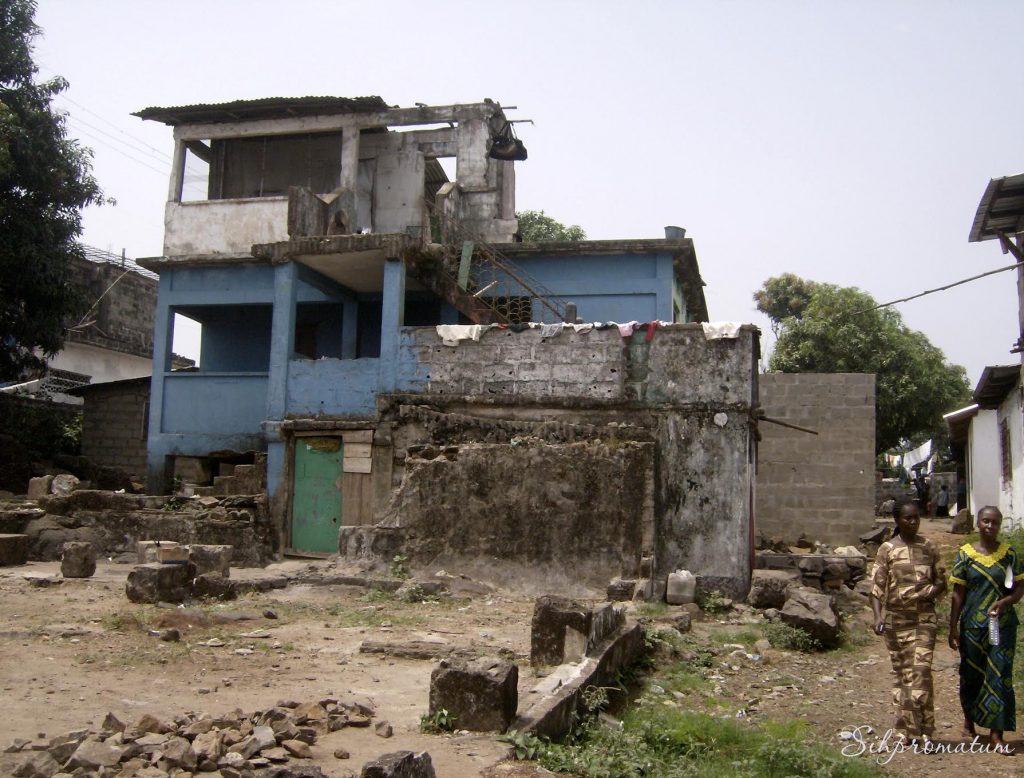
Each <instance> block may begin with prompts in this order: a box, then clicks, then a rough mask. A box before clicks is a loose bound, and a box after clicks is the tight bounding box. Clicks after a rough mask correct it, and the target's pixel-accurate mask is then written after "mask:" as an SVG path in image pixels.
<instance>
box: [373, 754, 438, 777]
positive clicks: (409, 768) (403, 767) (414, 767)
mask: <svg viewBox="0 0 1024 778" xmlns="http://www.w3.org/2000/svg"><path fill="white" fill-rule="evenodd" d="M359 776H360V778H437V774H436V773H435V772H434V765H433V763H432V762H431V761H430V754H428V753H427V752H426V751H424V752H423V753H421V754H414V753H413V752H412V751H396V752H394V753H392V754H384V756H379V757H377V758H376V759H372V760H371V761H369V762H367V763H366V764H364V765H363V769H362V771H361V772H360V773H359Z"/></svg>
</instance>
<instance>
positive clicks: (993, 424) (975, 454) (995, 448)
mask: <svg viewBox="0 0 1024 778" xmlns="http://www.w3.org/2000/svg"><path fill="white" fill-rule="evenodd" d="M997 416H998V414H997V413H996V411H992V410H979V411H978V413H977V415H975V417H974V418H973V419H971V425H970V427H969V428H968V431H967V485H968V488H969V490H970V501H969V502H970V504H969V506H968V507H969V508H970V511H971V513H972V514H974V515H975V516H977V515H978V510H979V509H981V508H983V507H985V506H986V505H999V494H1000V484H999V471H1000V460H999V427H998V423H997V420H996V417H997Z"/></svg>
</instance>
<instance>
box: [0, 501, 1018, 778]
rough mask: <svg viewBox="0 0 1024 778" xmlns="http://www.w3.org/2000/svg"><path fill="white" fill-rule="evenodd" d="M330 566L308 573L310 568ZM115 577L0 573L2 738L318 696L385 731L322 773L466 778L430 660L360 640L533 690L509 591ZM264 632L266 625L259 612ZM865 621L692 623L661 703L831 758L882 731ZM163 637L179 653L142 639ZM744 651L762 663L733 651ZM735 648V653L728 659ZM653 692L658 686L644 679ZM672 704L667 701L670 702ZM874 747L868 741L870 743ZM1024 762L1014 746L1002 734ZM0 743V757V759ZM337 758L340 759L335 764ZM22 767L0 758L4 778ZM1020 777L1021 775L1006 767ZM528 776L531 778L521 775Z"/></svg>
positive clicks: (933, 770)
mask: <svg viewBox="0 0 1024 778" xmlns="http://www.w3.org/2000/svg"><path fill="white" fill-rule="evenodd" d="M924 524H925V526H924V527H923V528H922V533H923V534H925V535H926V536H927V537H931V538H932V539H934V540H936V541H937V542H939V543H940V544H941V545H944V546H947V547H950V548H953V547H955V546H957V545H959V544H960V542H962V538H959V537H957V536H953V535H948V534H946V533H944V532H942V531H941V530H942V529H943V528H944V527H946V526H948V525H947V524H946V523H939V522H928V521H925V522H924ZM327 564H328V563H320V562H317V563H312V566H313V567H317V568H323V567H324V566H325V565H327ZM310 566H311V563H307V562H298V561H294V560H293V561H288V562H285V563H282V564H280V565H275V566H272V569H270V570H269V571H267V572H259V571H249V570H242V571H236V572H234V573H233V575H237V576H238V577H245V576H259V575H267V574H274V573H277V572H281V571H286V572H287V571H291V572H295V571H301V570H303V569H306V568H309V567H310ZM129 570H130V566H128V565H115V564H101V565H100V568H99V570H98V572H97V574H96V576H94V577H93V578H90V579H79V580H74V579H73V580H67V581H63V582H61V583H50V584H49V585H40V583H41V582H45V581H58V580H59V579H60V575H59V563H32V564H29V565H28V566H25V567H18V568H3V569H0V655H2V656H3V661H2V662H0V699H3V700H4V702H5V713H6V715H5V720H4V723H3V725H2V726H0V731H2V732H3V735H4V737H5V738H6V740H13V739H14V738H24V739H28V740H33V741H38V740H40V739H42V738H43V737H53V736H55V735H59V734H63V733H65V732H68V731H71V730H75V729H80V728H83V727H93V728H96V729H98V728H99V727H100V724H101V722H102V721H103V718H104V716H105V715H106V714H107V713H108V712H112V713H114V714H115V715H116V716H118V717H119V718H121V719H122V720H124V721H131V720H135V719H137V718H138V717H139V716H141V715H142V714H143V713H153V714H155V715H158V716H161V717H164V718H170V717H173V716H175V715H178V714H182V713H185V712H187V711H196V712H198V711H206V712H210V713H214V714H219V713H223V712H226V711H229V710H231V709H234V708H240V709H242V711H244V712H246V713H249V712H252V711H255V710H262V709H266V708H269V707H271V706H273V705H275V704H276V703H277V702H278V701H280V700H295V701H299V702H305V701H316V700H320V699H323V698H325V697H334V698H339V699H342V700H352V701H358V702H363V703H368V704H370V705H372V707H373V708H374V709H375V711H376V716H375V721H376V720H380V719H385V720H387V721H388V722H390V723H391V725H392V727H393V730H394V735H393V736H392V737H391V738H389V739H383V738H381V737H380V736H379V735H377V734H376V733H375V731H374V728H372V727H371V728H365V729H354V728H350V727H349V728H344V729H341V730H339V731H336V732H332V733H329V734H327V735H324V736H322V737H321V738H320V739H319V740H318V741H317V742H316V744H315V745H313V747H312V752H313V761H314V762H315V763H316V764H317V765H319V766H321V767H322V769H323V771H324V772H325V773H326V774H327V775H330V776H347V775H350V774H351V773H355V774H358V771H359V767H360V766H361V765H362V764H363V763H364V762H365V761H367V760H368V759H371V758H374V757H376V756H379V755H380V754H383V753H386V752H389V751H395V750H399V749H411V750H415V751H420V750H427V751H429V752H430V754H431V756H432V758H433V761H434V764H435V767H436V769H437V774H438V775H439V776H442V777H443V778H447V777H448V776H453V777H455V778H461V777H462V776H474V775H479V774H480V773H481V771H483V770H485V769H486V768H488V767H489V766H490V765H493V764H494V763H496V762H497V761H499V760H500V759H501V758H502V756H503V755H504V753H505V750H506V749H505V746H504V745H503V744H501V743H498V742H497V741H495V739H494V738H492V737H489V736H481V735H471V734H454V735H425V734H422V733H420V731H419V720H420V715H421V714H423V713H425V712H426V709H427V697H428V687H429V677H430V671H431V669H432V668H433V666H434V662H433V661H429V660H413V659H394V658H387V657H384V656H380V655H371V654H362V653H360V652H359V646H360V644H361V643H362V642H363V641H366V640H375V641H409V640H420V641H437V642H444V643H446V644H450V645H452V646H455V647H463V648H470V649H476V650H479V651H480V652H482V653H495V652H498V651H503V652H505V653H506V654H508V653H511V654H513V655H514V656H515V657H516V661H517V662H518V664H519V666H520V669H521V679H520V695H521V696H520V700H521V702H520V705H521V707H522V705H523V703H524V702H528V699H525V700H524V696H527V695H528V690H529V688H530V687H532V685H533V684H534V683H535V682H536V681H537V678H536V677H535V676H534V674H533V672H532V671H531V670H530V669H529V662H528V654H529V626H530V615H531V612H532V599H529V598H526V597H523V596H518V595H515V594H510V593H506V592H490V593H481V592H480V591H477V592H476V593H474V594H472V595H471V596H459V595H456V596H454V597H450V598H443V599H442V600H441V601H438V602H423V603H404V602H400V601H397V600H395V599H394V598H393V597H389V596H385V595H381V594H379V593H369V594H368V593H367V591H366V590H365V589H362V588H357V587H344V586H308V585H295V586H290V587H289V588H287V589H283V590H275V591H272V592H269V593H266V594H261V595H251V596H247V597H244V598H242V599H239V600H236V601H234V602H229V603H217V604H204V605H202V606H201V607H200V608H198V609H183V608H159V607H155V606H140V605H133V604H132V603H130V602H128V601H127V599H125V597H124V579H125V577H126V575H127V573H128V571H129ZM268 611H270V612H272V613H273V615H274V616H276V618H268V617H267V616H266V615H264V614H265V613H266V612H268ZM675 612H676V609H674V608H667V607H664V606H662V607H657V606H654V607H652V606H641V607H640V608H639V609H637V615H639V616H641V617H643V618H646V619H648V620H650V621H652V622H654V623H655V624H657V623H659V622H661V623H664V624H666V625H667V624H668V623H670V622H671V619H672V617H673V616H674V615H675ZM868 613H869V612H868V611H866V610H864V611H862V612H861V613H860V614H859V615H854V616H852V617H851V618H849V619H848V628H849V631H850V634H851V636H852V637H851V639H850V640H849V641H848V644H847V645H846V646H844V647H843V648H840V649H838V650H836V651H832V652H828V653H821V654H802V653H799V652H791V651H781V650H776V649H770V650H768V651H765V652H763V653H761V654H758V652H757V651H756V649H754V643H755V642H756V641H757V640H759V639H760V638H761V637H762V634H761V631H760V626H761V623H762V619H761V618H760V615H759V614H758V613H757V612H755V611H752V610H749V609H745V608H740V609H738V610H736V611H733V612H731V613H727V614H719V615H717V616H706V617H704V618H702V619H700V620H698V621H696V622H694V625H693V631H692V632H691V633H690V634H689V635H687V636H685V641H686V648H687V650H690V651H692V652H693V654H694V655H695V656H698V657H700V658H701V660H702V662H701V664H703V665H708V666H706V667H704V666H702V667H696V665H695V667H694V671H693V673H692V674H688V675H687V676H686V678H683V679H679V678H677V679H675V687H674V686H673V682H672V679H669V681H665V682H663V687H662V688H664V689H665V694H666V702H667V703H668V704H675V705H680V706H684V707H688V708H694V709H701V710H705V711H707V712H709V713H713V714H715V715H720V716H732V717H739V718H740V719H742V720H744V721H746V722H749V723H751V724H752V725H756V724H757V723H758V722H759V721H763V720H765V719H768V718H772V719H793V718H800V719H806V720H807V721H809V722H810V723H811V725H812V726H811V727H810V731H811V732H812V733H813V736H814V737H816V738H818V739H820V740H822V741H825V742H829V743H831V744H833V745H834V746H835V747H836V748H841V747H842V746H844V745H849V743H848V742H844V741H843V740H842V739H841V734H840V733H841V732H843V731H844V730H847V729H849V728H851V727H854V726H865V727H866V726H870V727H872V728H873V729H874V730H875V732H876V733H879V734H880V733H882V732H884V731H885V728H886V726H887V723H888V721H889V717H890V709H889V700H890V696H889V689H890V669H889V662H888V657H887V655H886V652H885V649H884V646H883V644H882V642H881V639H880V638H876V637H874V636H873V635H871V634H870V632H869V619H868ZM168 627H175V628H177V629H179V631H180V633H181V640H180V641H178V642H164V641H162V640H160V639H159V638H158V637H156V636H154V635H151V634H150V630H159V629H161V628H168ZM941 641H944V635H943V636H941V637H940V645H939V646H938V647H937V650H936V658H935V670H936V693H937V700H936V720H937V723H938V727H939V729H938V739H939V740H940V741H941V742H948V743H955V742H958V737H959V729H960V712H959V704H958V702H957V698H956V694H957V676H956V659H955V657H954V655H953V652H952V651H950V650H949V649H948V647H946V646H945V643H944V642H941ZM738 645H742V646H743V647H744V651H745V652H746V653H749V654H751V655H752V656H753V655H759V656H760V658H759V659H758V660H752V659H748V658H746V657H745V656H742V655H741V654H740V653H736V646H738ZM729 646H732V647H729ZM652 680H653V682H654V683H655V684H658V683H659V680H660V679H659V678H658V672H657V671H656V672H654V674H653V676H652ZM673 690H675V691H677V693H676V694H672V691H673ZM872 737H873V736H872ZM1008 739H1009V740H1010V742H1011V743H1013V744H1015V745H1017V746H1018V747H1019V748H1021V749H1022V750H1024V743H1022V742H1021V740H1020V738H1019V737H1018V736H1016V735H1011V736H1009V738H1008ZM5 744H6V743H0V746H3V745H5ZM339 748H343V749H345V750H347V751H348V752H349V753H350V757H349V758H348V759H338V758H336V757H335V756H334V752H335V751H336V750H337V749H339ZM18 759H19V755H17V754H0V774H3V775H9V774H11V772H12V771H13V766H14V765H15V764H17V761H18ZM1018 763H1019V764H1018ZM885 770H886V772H888V773H892V774H900V775H906V776H926V775H927V776H935V775H951V776H952V775H958V776H959V775H962V774H963V773H964V771H967V770H970V771H972V772H974V771H976V772H977V774H984V775H994V776H1002V775H1007V776H1009V775H1020V774H1024V754H1022V755H1021V756H1019V757H1016V758H1007V757H1002V756H997V755H985V754H982V755H978V754H974V755H971V754H953V755H940V756H934V755H933V756H924V755H914V754H901V755H897V756H895V757H894V758H893V759H892V760H891V762H890V763H889V764H888V765H887V766H886V768H885ZM526 774H532V771H531V772H530V773H526Z"/></svg>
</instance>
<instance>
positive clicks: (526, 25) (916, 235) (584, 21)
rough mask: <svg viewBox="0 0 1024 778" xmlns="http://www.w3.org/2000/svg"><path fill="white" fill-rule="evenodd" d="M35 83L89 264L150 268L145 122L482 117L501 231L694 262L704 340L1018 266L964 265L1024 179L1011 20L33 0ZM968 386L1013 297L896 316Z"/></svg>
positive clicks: (527, 4) (972, 289)
mask: <svg viewBox="0 0 1024 778" xmlns="http://www.w3.org/2000/svg"><path fill="white" fill-rule="evenodd" d="M36 21H37V23H38V24H39V25H40V26H41V27H42V28H43V36H42V37H41V38H39V39H37V42H36V58H37V63H38V64H39V65H40V73H41V75H42V76H49V75H53V74H60V75H63V76H64V77H66V78H67V79H68V80H69V81H70V82H71V88H70V90H69V91H68V92H66V93H65V95H66V98H65V97H62V98H59V99H58V105H60V106H61V107H62V108H64V109H66V110H67V111H68V112H69V114H70V126H71V128H72V132H73V133H74V134H75V135H76V136H77V137H79V138H80V139H81V140H82V141H83V143H84V144H86V145H89V146H91V147H92V148H93V149H94V151H95V173H96V175H97V177H98V178H99V181H100V183H101V185H102V186H103V188H104V190H105V192H106V194H107V195H108V196H110V197H114V198H116V200H117V203H118V204H117V205H116V206H114V207H102V208H92V209H89V210H88V211H87V212H86V214H85V218H84V223H85V234H84V240H85V242H87V243H90V244H92V245H95V246H98V247H100V248H104V249H108V250H111V251H115V252H120V251H121V249H122V248H123V249H125V250H126V251H127V253H128V256H130V257H148V256H158V255H159V254H160V253H161V243H162V233H163V204H164V201H165V199H166V196H167V179H168V175H169V169H170V164H169V154H170V151H171V147H172V142H171V131H170V129H169V128H167V127H165V126H164V125H162V124H158V123H155V122H142V121H141V120H139V119H137V118H135V117H132V116H129V114H130V113H131V112H132V111H137V110H139V109H141V108H143V107H146V106H154V105H158V106H173V105H185V104H190V103H203V102H221V101H226V100H232V99H238V98H258V97H269V96H298V95H342V96H360V95H380V96H381V97H383V98H384V99H385V100H386V101H388V102H389V103H391V104H398V105H403V106H408V105H412V104H413V103H414V102H425V103H430V104H447V103H452V102H474V101H478V100H481V99H482V98H484V97H490V98H493V99H495V100H498V101H500V102H501V103H502V104H505V105H515V106H518V108H519V110H518V111H513V112H511V114H512V115H514V116H515V117H518V118H531V119H534V120H535V121H536V125H535V126H532V127H531V126H529V125H522V126H521V127H520V136H521V137H522V138H523V139H524V141H525V143H526V144H527V146H528V148H529V152H530V158H529V160H528V161H527V162H525V163H521V164H518V165H517V184H518V206H519V207H520V208H521V209H523V208H535V209H540V208H543V209H545V210H546V211H547V212H548V213H549V214H550V215H552V216H555V217H556V218H558V219H560V220H561V221H565V222H569V223H578V224H580V225H582V226H583V227H584V228H585V229H586V231H587V233H588V236H589V237H591V238H595V239H614V238H631V237H655V238H656V237H662V236H663V232H662V228H663V226H664V225H668V224H675V225H679V226H682V227H686V228H687V231H688V232H687V235H688V237H692V238H693V240H694V242H695V245H696V249H697V256H698V259H699V261H700V265H701V271H702V273H703V276H704V279H705V280H706V282H707V288H706V290H705V292H706V294H707V298H708V307H709V311H710V314H711V318H712V319H734V320H743V321H752V322H754V323H757V324H759V325H761V326H762V329H763V331H764V332H765V334H766V335H768V334H769V330H768V325H767V320H766V319H764V318H763V317H761V316H760V315H759V314H758V313H757V312H756V310H755V309H754V305H753V302H752V300H751V295H752V294H753V292H754V290H756V289H757V288H758V287H759V286H760V285H761V283H762V282H763V281H764V280H765V279H766V278H768V277H769V276H772V275H778V274H780V273H784V272H794V273H797V274H799V275H801V276H804V277H807V278H811V279H814V280H818V281H827V282H831V283H836V284H841V285H844V286H858V287H860V288H862V289H864V290H865V291H868V292H870V293H871V294H872V295H874V296H875V297H876V299H878V300H879V301H880V302H881V301H886V300H890V299H894V298H897V297H904V296H906V295H909V294H912V293H915V292H918V291H921V290H923V289H926V288H930V287H934V286H939V285H941V284H943V283H946V282H950V281H954V280H957V279H960V278H963V277H966V276H969V275H974V274H976V273H979V272H982V271H984V270H987V269H990V268H995V267H998V266H1000V265H1006V264H1010V262H1011V261H1012V260H1011V258H1009V257H1007V256H1004V255H1003V254H1002V253H1001V252H1000V249H999V248H998V245H997V244H996V243H995V242H994V241H992V242H985V243H980V244H968V243H967V235H968V231H969V229H970V226H971V222H972V219H973V216H974V212H975V210H976V208H977V205H978V200H979V199H980V197H981V194H982V192H983V191H984V188H985V185H986V184H987V182H988V179H989V178H992V177H998V176H1003V175H1012V174H1015V173H1021V172H1024V144H1022V143H1021V128H1022V127H1024V101H1022V99H1021V96H1022V88H1021V87H1022V85H1024V68H1022V67H1021V66H1020V33H1021V30H1022V29H1024V3H1020V2H1016V1H1015V0H1005V1H1004V2H992V1H989V2H986V1H985V0H970V2H968V1H967V0H964V1H963V2H939V1H936V0H922V1H921V2H893V1H889V2H852V1H851V2H840V1H839V0H833V1H831V2H785V1H781V0H773V1H771V2H769V1H768V0H748V1H746V2H641V1H639V0H634V2H631V3H623V2H610V1H608V0H584V1H581V2H575V1H573V2H568V1H566V2H557V1H556V0H548V1H547V2H532V0H517V1H516V2H511V3H484V2H479V0H477V1H476V2H458V1H456V0H429V1H428V0H421V1H420V2H404V1H401V2H400V1H399V0H387V2H378V3H367V2H359V3H353V2H343V1H339V0H334V1H333V2H315V1H313V0H292V2H282V1H280V0H277V1H273V2H269V1H267V0H249V1H248V2H229V1H227V0H220V1H219V2H217V1H215V0H204V2H194V1H193V0H178V2H167V1H166V0H132V1H131V2H122V1H121V0H93V1H92V2H81V0H40V2H39V11H38V13H37V16H36ZM899 309H900V311H901V312H902V313H903V315H904V318H905V319H906V321H907V322H908V324H909V325H910V326H912V327H914V328H916V329H920V330H922V331H924V332H925V333H926V334H927V335H928V336H929V337H930V338H931V339H932V341H933V342H934V343H936V344H937V345H938V346H939V347H941V348H942V349H943V350H944V351H945V352H946V355H947V356H948V357H949V359H950V360H951V361H954V362H957V363H960V364H963V365H964V366H965V367H967V369H968V375H969V378H970V380H971V383H972V384H974V383H975V382H976V381H977V379H978V377H979V375H980V372H981V369H982V368H983V367H984V366H985V365H986V364H1012V363H1013V362H1015V361H1016V360H1017V358H1016V357H1015V355H1011V354H1009V353H1008V351H1009V348H1010V346H1011V345H1012V343H1013V342H1014V340H1015V339H1016V337H1017V295H1016V290H1015V283H1014V276H1013V274H1012V273H1003V274H999V275H996V276H992V277H990V278H987V279H984V280H982V281H978V282H975V283H973V284H970V285H967V286H964V287H960V288H958V289H955V290H952V291H950V292H945V293H941V294H937V295H932V296H929V297H926V298H924V299H922V300H919V301H914V302H911V303H907V304H904V305H901V306H900V307H899Z"/></svg>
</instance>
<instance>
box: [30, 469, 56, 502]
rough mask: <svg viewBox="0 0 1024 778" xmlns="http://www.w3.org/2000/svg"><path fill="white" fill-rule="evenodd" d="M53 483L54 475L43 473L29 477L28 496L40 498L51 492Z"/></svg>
mask: <svg viewBox="0 0 1024 778" xmlns="http://www.w3.org/2000/svg"><path fill="white" fill-rule="evenodd" d="M52 483H53V476H52V475H41V476H39V477H38V478H30V479H28V498H29V499H30V500H38V499H39V498H40V497H46V496H47V495H48V494H49V493H50V485H51V484H52Z"/></svg>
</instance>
